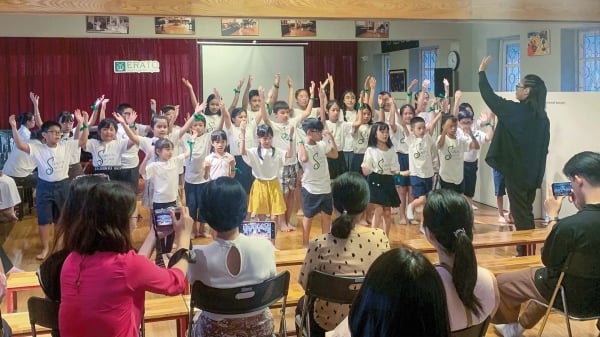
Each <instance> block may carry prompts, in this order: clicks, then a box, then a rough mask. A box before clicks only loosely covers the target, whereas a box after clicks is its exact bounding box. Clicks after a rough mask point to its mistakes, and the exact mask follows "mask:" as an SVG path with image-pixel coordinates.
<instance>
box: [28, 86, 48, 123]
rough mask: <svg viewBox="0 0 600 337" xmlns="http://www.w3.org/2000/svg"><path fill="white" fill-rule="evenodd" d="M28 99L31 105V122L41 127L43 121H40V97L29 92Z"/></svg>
mask: <svg viewBox="0 0 600 337" xmlns="http://www.w3.org/2000/svg"><path fill="white" fill-rule="evenodd" d="M29 98H30V99H31V103H33V120H34V121H35V125H36V126H37V127H42V124H44V121H42V115H41V114H40V96H38V95H36V94H34V93H33V92H30V93H29Z"/></svg>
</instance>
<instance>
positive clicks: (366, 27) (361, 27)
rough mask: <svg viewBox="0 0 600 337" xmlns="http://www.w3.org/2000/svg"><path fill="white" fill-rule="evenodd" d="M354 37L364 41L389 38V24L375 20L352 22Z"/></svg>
mask: <svg viewBox="0 0 600 337" xmlns="http://www.w3.org/2000/svg"><path fill="white" fill-rule="evenodd" d="M354 26H355V28H354V32H355V33H354V36H355V37H356V38H366V39H387V38H389V37H390V22H389V21H384V20H381V21H376V20H362V21H354Z"/></svg>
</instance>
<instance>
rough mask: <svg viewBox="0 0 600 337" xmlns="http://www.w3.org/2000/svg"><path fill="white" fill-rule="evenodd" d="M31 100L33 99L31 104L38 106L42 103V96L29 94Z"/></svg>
mask: <svg viewBox="0 0 600 337" xmlns="http://www.w3.org/2000/svg"><path fill="white" fill-rule="evenodd" d="M29 98H30V99H31V103H33V106H34V107H35V106H38V105H39V103H40V96H38V95H36V94H34V93H33V92H29Z"/></svg>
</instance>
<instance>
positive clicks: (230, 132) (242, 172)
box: [224, 108, 262, 194]
mask: <svg viewBox="0 0 600 337" xmlns="http://www.w3.org/2000/svg"><path fill="white" fill-rule="evenodd" d="M261 118H262V114H256V117H255V118H251V119H248V113H247V112H246V110H244V109H242V108H235V109H233V110H232V111H231V119H229V118H225V119H224V121H225V130H227V138H228V142H229V153H231V154H232V155H233V157H234V158H235V167H236V170H235V171H236V172H235V179H236V180H237V181H238V182H239V183H240V184H242V187H244V190H246V193H247V194H250V187H252V183H253V182H254V177H253V176H252V168H250V166H248V164H246V162H245V161H244V159H243V158H242V148H241V145H242V142H241V141H240V140H241V136H242V131H241V128H240V126H241V124H242V123H243V122H247V124H248V126H247V128H248V129H250V130H256V126H257V125H258V124H259V123H260V120H261ZM246 145H247V146H249V147H254V146H256V134H255V133H254V132H252V133H248V134H247V135H246Z"/></svg>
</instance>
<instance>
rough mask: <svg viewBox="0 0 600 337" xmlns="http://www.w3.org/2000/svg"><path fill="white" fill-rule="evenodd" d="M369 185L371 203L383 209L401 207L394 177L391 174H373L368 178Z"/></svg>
mask: <svg viewBox="0 0 600 337" xmlns="http://www.w3.org/2000/svg"><path fill="white" fill-rule="evenodd" d="M367 182H368V183H369V192H370V197H369V202H370V203H372V204H376V205H381V206H383V207H398V206H400V197H399V196H398V192H397V191H396V185H394V176H393V175H390V174H378V173H371V174H369V176H367Z"/></svg>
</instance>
